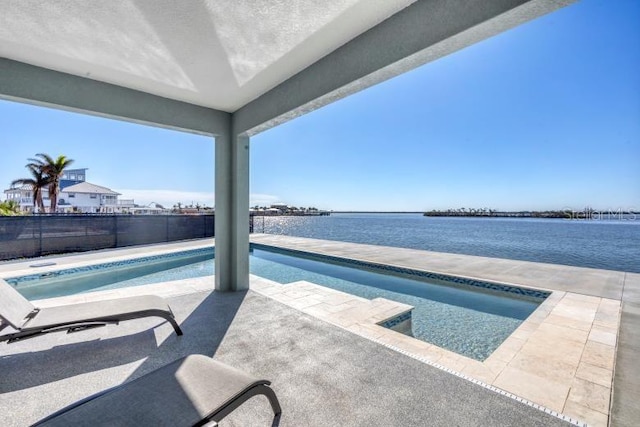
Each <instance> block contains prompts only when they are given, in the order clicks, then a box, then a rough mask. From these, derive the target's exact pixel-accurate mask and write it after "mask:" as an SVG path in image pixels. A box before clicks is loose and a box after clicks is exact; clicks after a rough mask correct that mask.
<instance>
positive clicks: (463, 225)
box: [254, 213, 640, 273]
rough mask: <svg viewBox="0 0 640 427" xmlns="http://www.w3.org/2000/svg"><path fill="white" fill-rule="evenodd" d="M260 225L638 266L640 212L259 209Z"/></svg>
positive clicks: (318, 235) (258, 228) (390, 242)
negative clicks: (498, 214) (540, 214)
mask: <svg viewBox="0 0 640 427" xmlns="http://www.w3.org/2000/svg"><path fill="white" fill-rule="evenodd" d="M254 231H255V232H256V233H263V232H264V233H268V234H283V235H288V236H299V237H309V238H314V239H325V240H338V241H343V242H352V243H366V244H372V245H383V246H396V247H402V248H411V249H422V250H429V251H436V252H449V253H458V254H465V255H477V256H485V257H494V258H507V259H515V260H523V261H534V262H544V263H552V264H563V265H572V266H578V267H592V268H601V269H606V270H619V271H628V272H634V273H640V215H638V216H635V215H632V216H627V217H624V218H617V219H597V220H596V219H589V220H569V219H546V218H539V219H538V218H486V217H485V218H479V217H425V216H422V214H386V213H371V214H357V213H354V214H348V213H332V214H331V215H330V216H277V217H260V216H258V217H255V218H254Z"/></svg>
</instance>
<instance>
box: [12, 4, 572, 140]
mask: <svg viewBox="0 0 640 427" xmlns="http://www.w3.org/2000/svg"><path fill="white" fill-rule="evenodd" d="M571 2H572V0H466V1H455V0H449V1H446V0H420V1H414V0H397V1H387V0H328V1H323V2H317V1H314V0H288V1H287V0H280V1H258V2H256V1H252V0H234V1H232V0H228V1H216V0H201V1H189V2H170V1H149V0H122V1H118V2H103V1H97V0H91V1H86V0H60V1H56V2H41V1H39V0H7V1H4V2H3V4H2V9H3V10H2V11H3V13H2V14H1V15H0V58H4V59H2V60H0V97H2V98H5V99H11V100H18V101H22V102H31V103H35V104H39V105H48V106H53V107H56V108H64V109H69V110H73V111H80V112H85V113H89V114H97V115H102V116H107V117H112V118H118V119H124V120H130V121H134V122H139V123H146V124H152V125H157V126H164V127H169V128H175V129H181V130H186V131H189V132H196V133H200V134H206V135H216V134H220V133H226V132H229V131H230V128H231V127H233V131H234V132H235V133H245V134H247V135H253V134H255V133H257V132H259V131H261V130H264V129H267V128H269V127H271V126H274V125H277V124H278V123H281V122H283V121H286V120H288V119H291V118H293V117H296V116H298V115H300V114H303V113H305V112H308V111H311V110H313V109H316V108H318V107H320V106H322V105H325V104H326V103H329V102H332V101H334V100H336V99H339V98H342V97H344V96H346V95H349V94H351V93H353V92H355V91H358V90H361V89H363V88H366V87H368V86H371V85H373V84H376V83H378V82H380V81H382V80H385V79H388V78H390V77H393V76H395V75H398V74H400V73H402V72H405V71H407V70H410V69H412V68H415V67H417V66H419V65H422V64H424V63H426V62H429V61H432V60H434V59H437V58H439V57H442V56H443V55H446V54H448V53H451V52H453V51H455V50H458V49H460V48H463V47H465V46H467V45H470V44H473V43H475V42H477V41H479V40H482V39H485V38H487V37H490V36H492V35H494V34H497V33H499V32H502V31H504V30H506V29H508V28H511V27H513V26H516V25H518V24H520V23H523V22H525V21H527V20H530V19H532V18H535V17H537V16H540V15H542V14H545V13H548V12H550V11H553V10H555V9H557V8H559V7H562V6H565V5H567V4H569V3H571Z"/></svg>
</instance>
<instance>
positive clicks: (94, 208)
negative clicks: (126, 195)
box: [58, 182, 120, 213]
mask: <svg viewBox="0 0 640 427" xmlns="http://www.w3.org/2000/svg"><path fill="white" fill-rule="evenodd" d="M119 195H120V193H116V192H115V191H113V190H111V189H109V188H107V187H102V186H100V185H95V184H91V183H89V182H80V183H78V184H74V185H70V186H68V187H65V188H64V189H63V190H61V191H60V194H59V195H58V211H59V212H82V213H115V212H118V211H119V210H118V209H119V206H118V196H119Z"/></svg>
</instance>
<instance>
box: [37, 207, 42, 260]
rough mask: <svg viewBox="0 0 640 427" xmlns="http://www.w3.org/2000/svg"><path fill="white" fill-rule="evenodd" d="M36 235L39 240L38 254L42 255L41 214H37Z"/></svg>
mask: <svg viewBox="0 0 640 427" xmlns="http://www.w3.org/2000/svg"><path fill="white" fill-rule="evenodd" d="M38 230H39V233H38V236H39V240H40V246H39V249H38V256H42V214H38Z"/></svg>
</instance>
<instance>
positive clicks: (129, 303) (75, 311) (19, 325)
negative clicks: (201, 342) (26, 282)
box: [0, 279, 182, 343]
mask: <svg viewBox="0 0 640 427" xmlns="http://www.w3.org/2000/svg"><path fill="white" fill-rule="evenodd" d="M150 316H159V317H162V318H164V319H166V320H167V321H168V322H169V323H171V326H173V329H174V330H175V331H176V334H178V335H182V330H181V329H180V326H178V323H177V322H176V320H175V318H174V316H173V312H172V311H171V308H169V306H168V305H167V303H166V302H165V300H164V299H162V298H160V297H158V296H154V295H145V296H134V297H126V298H117V299H111V300H105V301H95V302H85V303H79V304H71V305H64V306H57V307H46V308H36V307H35V306H34V305H33V304H31V303H30V302H29V301H28V300H27V299H26V298H25V297H23V296H22V295H20V293H19V292H18V291H17V290H15V289H14V287H13V286H11V285H10V284H8V283H7V282H5V281H4V280H2V279H0V342H2V341H7V343H12V342H14V341H19V340H23V339H26V338H31V337H35V336H38V335H42V334H46V333H49V332H57V331H65V330H66V331H67V333H69V332H77V331H81V330H85V329H89V328H95V327H99V326H105V325H107V324H118V323H119V322H121V321H124V320H130V319H138V318H141V317H150ZM7 331H8V333H7Z"/></svg>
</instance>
